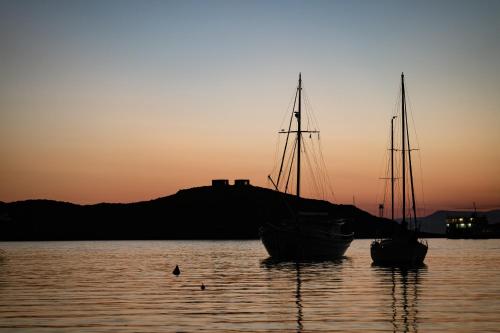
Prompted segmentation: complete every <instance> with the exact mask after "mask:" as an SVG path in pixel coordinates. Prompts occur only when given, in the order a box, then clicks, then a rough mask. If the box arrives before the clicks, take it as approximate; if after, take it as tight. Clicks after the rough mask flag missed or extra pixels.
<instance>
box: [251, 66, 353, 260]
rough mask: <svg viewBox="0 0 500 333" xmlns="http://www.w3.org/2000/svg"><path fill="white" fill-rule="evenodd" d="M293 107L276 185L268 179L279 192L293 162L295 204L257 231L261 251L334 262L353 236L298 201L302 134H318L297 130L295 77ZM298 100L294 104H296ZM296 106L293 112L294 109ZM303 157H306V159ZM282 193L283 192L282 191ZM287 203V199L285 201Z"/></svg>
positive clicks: (299, 110) (299, 104)
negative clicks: (286, 166) (289, 153)
mask: <svg viewBox="0 0 500 333" xmlns="http://www.w3.org/2000/svg"><path fill="white" fill-rule="evenodd" d="M295 96H296V97H295V101H296V103H294V107H293V109H292V115H291V118H290V123H289V127H288V130H287V131H285V130H282V131H281V132H280V133H281V134H286V138H287V140H286V144H285V147H284V151H283V158H282V160H281V167H280V171H279V174H278V178H277V181H276V183H275V182H274V181H273V179H272V178H271V176H269V179H270V180H271V182H272V183H273V185H274V187H275V188H276V190H277V191H279V184H280V177H281V176H282V175H285V176H284V177H283V178H286V179H287V180H286V184H287V185H286V187H285V188H288V180H289V179H290V175H291V173H292V172H291V171H292V165H293V164H294V163H293V161H295V162H296V200H294V201H295V207H292V205H291V204H290V203H289V202H287V201H286V200H287V198H285V196H283V197H284V200H285V204H286V206H287V207H288V210H289V212H290V218H288V219H281V220H278V221H268V222H267V223H265V224H264V226H263V227H262V228H261V229H260V236H261V240H262V243H263V244H264V247H265V248H266V250H267V252H268V253H269V255H270V256H271V257H272V258H273V259H279V260H315V259H338V258H340V257H342V256H343V255H344V253H345V251H346V250H347V248H348V247H349V245H350V244H351V242H352V240H353V238H354V234H353V233H347V234H346V233H343V232H342V230H341V228H342V225H343V223H344V222H343V220H342V219H336V218H332V217H331V216H329V213H328V212H326V211H311V210H306V209H304V208H305V207H303V206H301V204H302V199H301V197H300V188H301V187H300V186H301V153H302V152H303V151H304V144H303V143H302V140H303V137H302V134H303V133H308V134H309V135H311V134H312V133H319V132H318V131H315V130H304V129H302V126H301V119H302V77H301V75H300V74H299V84H298V87H297V92H296V95H295ZM297 99H298V100H297ZM296 104H297V111H295V105H296ZM293 119H295V120H296V124H297V127H296V129H292V120H293ZM290 134H296V137H295V144H294V146H293V148H292V156H291V160H292V162H291V163H290V169H289V170H288V172H286V171H285V170H283V166H284V164H283V162H284V160H285V155H286V153H287V146H288V141H289V137H290ZM306 157H307V155H306ZM285 192H286V190H285ZM288 199H290V198H288Z"/></svg>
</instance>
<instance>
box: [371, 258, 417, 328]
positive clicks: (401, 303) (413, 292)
mask: <svg viewBox="0 0 500 333" xmlns="http://www.w3.org/2000/svg"><path fill="white" fill-rule="evenodd" d="M374 267H375V269H376V272H377V275H379V276H380V277H381V279H382V284H383V285H385V286H390V287H391V292H390V295H391V319H390V321H391V323H392V330H393V332H405V333H406V332H418V320H419V318H418V313H419V309H418V297H419V295H418V294H419V287H420V277H421V275H422V274H423V273H425V271H426V269H427V267H426V266H425V265H423V266H420V267H415V268H411V269H408V268H398V267H379V266H375V265H374Z"/></svg>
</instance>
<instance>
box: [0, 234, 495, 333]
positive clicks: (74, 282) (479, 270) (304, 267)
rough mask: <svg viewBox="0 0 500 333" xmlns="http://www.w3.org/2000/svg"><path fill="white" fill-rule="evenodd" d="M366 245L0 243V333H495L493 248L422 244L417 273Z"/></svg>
mask: <svg viewBox="0 0 500 333" xmlns="http://www.w3.org/2000/svg"><path fill="white" fill-rule="evenodd" d="M370 242H371V241H370V240H354V241H353V242H352V244H351V246H350V248H349V249H348V250H347V252H346V256H345V258H343V259H341V260H338V261H322V262H305V263H294V262H273V261H271V260H269V259H268V255H267V253H266V251H265V249H264V247H263V246H262V244H261V243H260V241H258V240H245V241H239V240H238V241H236V240H235V241H71V242H0V249H1V251H0V332H23V333H25V332H51V333H57V332H93V333H94V332H419V331H420V332H500V240H498V239H497V240H448V239H429V240H428V244H429V252H428V254H427V258H426V260H425V263H426V265H425V266H423V267H421V268H418V269H400V268H383V267H377V266H373V265H372V262H371V258H370ZM176 265H178V266H179V268H180V272H181V273H180V275H178V276H175V275H173V274H172V271H173V270H174V268H175V266H176ZM202 284H203V286H204V287H205V288H204V289H202Z"/></svg>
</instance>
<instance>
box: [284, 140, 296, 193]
mask: <svg viewBox="0 0 500 333" xmlns="http://www.w3.org/2000/svg"><path fill="white" fill-rule="evenodd" d="M297 142H298V136H297V138H296V139H295V143H294V145H293V150H292V155H291V156H292V160H291V162H290V168H289V170H288V177H287V179H286V185H285V193H287V191H288V183H289V181H290V174H291V173H292V169H293V161H294V160H295V150H296V149H297Z"/></svg>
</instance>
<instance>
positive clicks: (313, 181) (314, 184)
mask: <svg viewBox="0 0 500 333" xmlns="http://www.w3.org/2000/svg"><path fill="white" fill-rule="evenodd" d="M304 155H305V156H306V162H307V165H308V167H309V168H308V171H309V174H310V175H309V176H310V178H311V183H312V185H313V188H314V191H315V192H316V194H319V192H320V191H319V186H318V184H317V182H316V177H315V176H314V172H313V168H312V165H311V160H310V158H309V155H310V154H309V151H308V150H306V149H304Z"/></svg>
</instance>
